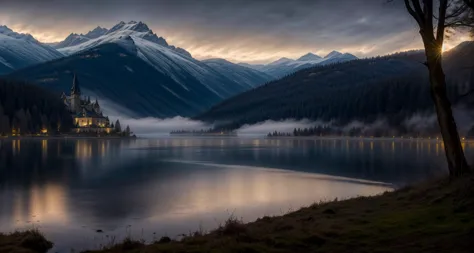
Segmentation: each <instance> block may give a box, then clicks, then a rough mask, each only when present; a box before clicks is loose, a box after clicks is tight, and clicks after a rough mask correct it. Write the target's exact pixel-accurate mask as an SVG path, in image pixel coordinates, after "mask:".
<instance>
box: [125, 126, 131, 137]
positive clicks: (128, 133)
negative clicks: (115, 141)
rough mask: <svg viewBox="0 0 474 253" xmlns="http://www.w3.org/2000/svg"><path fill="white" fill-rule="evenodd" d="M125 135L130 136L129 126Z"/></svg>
mask: <svg viewBox="0 0 474 253" xmlns="http://www.w3.org/2000/svg"><path fill="white" fill-rule="evenodd" d="M125 135H126V136H130V127H129V126H127V128H126V129H125Z"/></svg>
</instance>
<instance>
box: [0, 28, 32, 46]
mask: <svg viewBox="0 0 474 253" xmlns="http://www.w3.org/2000/svg"><path fill="white" fill-rule="evenodd" d="M0 34H3V35H6V36H8V37H11V38H15V39H21V40H25V41H30V42H34V43H39V41H37V40H36V39H35V38H34V37H33V36H31V34H29V33H17V32H14V31H13V30H12V29H10V28H8V26H6V25H0Z"/></svg>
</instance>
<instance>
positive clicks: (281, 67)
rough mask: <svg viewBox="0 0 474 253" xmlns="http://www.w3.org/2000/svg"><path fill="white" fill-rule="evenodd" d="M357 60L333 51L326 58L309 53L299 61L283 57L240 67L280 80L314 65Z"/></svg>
mask: <svg viewBox="0 0 474 253" xmlns="http://www.w3.org/2000/svg"><path fill="white" fill-rule="evenodd" d="M355 59H357V57H356V56H354V55H352V54H349V53H341V52H337V51H332V52H331V53H329V54H328V55H326V56H325V57H321V56H318V55H316V54H313V53H307V54H305V55H303V56H301V57H300V58H298V59H297V60H293V59H289V58H285V57H283V58H280V59H278V60H276V61H274V62H271V63H269V64H266V65H261V64H260V65H251V64H245V63H241V64H240V65H241V66H245V67H250V68H253V69H256V70H259V71H262V72H264V73H266V74H268V75H271V76H273V77H274V78H280V77H283V76H285V75H288V74H291V73H294V72H296V71H298V70H301V69H305V68H308V67H311V66H314V65H327V64H332V63H338V62H345V61H350V60H355Z"/></svg>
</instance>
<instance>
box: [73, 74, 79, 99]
mask: <svg viewBox="0 0 474 253" xmlns="http://www.w3.org/2000/svg"><path fill="white" fill-rule="evenodd" d="M71 95H79V96H80V95H81V87H79V81H78V80H77V75H76V73H74V79H73V80H72V88H71Z"/></svg>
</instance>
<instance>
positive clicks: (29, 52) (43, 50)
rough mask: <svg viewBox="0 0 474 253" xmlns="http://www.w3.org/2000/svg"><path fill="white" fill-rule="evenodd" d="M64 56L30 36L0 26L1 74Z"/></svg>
mask: <svg viewBox="0 0 474 253" xmlns="http://www.w3.org/2000/svg"><path fill="white" fill-rule="evenodd" d="M62 56H63V55H62V54H61V53H60V52H58V51H57V50H55V49H54V48H52V47H50V46H48V45H45V44H42V43H40V42H39V41H37V40H36V39H35V38H33V36H31V35H30V34H22V33H16V32H14V31H12V30H11V29H10V28H8V27H6V26H0V74H5V73H8V72H11V71H13V70H16V69H19V68H23V67H26V66H29V65H33V64H38V63H41V62H45V61H50V60H53V59H56V58H60V57H62Z"/></svg>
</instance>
